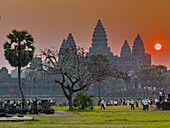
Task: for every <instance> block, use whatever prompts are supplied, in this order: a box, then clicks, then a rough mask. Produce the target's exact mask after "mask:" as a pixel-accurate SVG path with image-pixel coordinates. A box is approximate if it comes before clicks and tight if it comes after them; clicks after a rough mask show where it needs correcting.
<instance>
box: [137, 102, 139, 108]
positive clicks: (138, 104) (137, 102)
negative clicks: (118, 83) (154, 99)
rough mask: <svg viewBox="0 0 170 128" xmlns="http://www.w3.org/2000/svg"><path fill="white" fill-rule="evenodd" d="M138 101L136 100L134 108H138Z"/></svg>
mask: <svg viewBox="0 0 170 128" xmlns="http://www.w3.org/2000/svg"><path fill="white" fill-rule="evenodd" d="M138 105H139V101H138V100H136V108H139V106H138Z"/></svg>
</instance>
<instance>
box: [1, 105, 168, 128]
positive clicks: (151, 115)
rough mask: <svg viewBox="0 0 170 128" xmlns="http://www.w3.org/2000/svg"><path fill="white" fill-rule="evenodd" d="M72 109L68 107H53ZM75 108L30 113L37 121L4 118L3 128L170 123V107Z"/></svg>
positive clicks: (106, 127) (96, 127) (107, 127)
mask: <svg viewBox="0 0 170 128" xmlns="http://www.w3.org/2000/svg"><path fill="white" fill-rule="evenodd" d="M53 108H54V109H56V110H66V111H67V110H68V107H59V106H58V107H53ZM99 109H100V107H97V106H96V107H94V110H87V111H78V110H77V111H73V112H71V113H72V114H54V115H45V114H39V115H29V116H31V117H34V119H35V121H23V122H0V127H2V128H20V127H22V128H37V127H39V128H57V127H64V128H82V127H85V128H111V127H143V128H148V127H170V111H156V110H154V111H148V112H147V111H142V106H140V108H138V109H136V110H134V111H131V110H130V106H108V107H106V110H102V111H100V110H99Z"/></svg>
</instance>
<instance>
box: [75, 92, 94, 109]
mask: <svg viewBox="0 0 170 128" xmlns="http://www.w3.org/2000/svg"><path fill="white" fill-rule="evenodd" d="M93 97H94V96H93V95H90V94H87V93H84V92H80V93H77V95H76V96H75V98H74V99H73V106H74V107H75V108H76V107H78V108H79V109H83V110H84V109H87V108H90V109H93V100H92V98H93Z"/></svg>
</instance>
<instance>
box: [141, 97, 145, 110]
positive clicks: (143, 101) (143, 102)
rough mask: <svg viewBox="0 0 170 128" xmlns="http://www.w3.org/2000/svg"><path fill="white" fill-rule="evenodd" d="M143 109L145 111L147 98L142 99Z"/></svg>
mask: <svg viewBox="0 0 170 128" xmlns="http://www.w3.org/2000/svg"><path fill="white" fill-rule="evenodd" d="M142 105H143V111H145V100H142Z"/></svg>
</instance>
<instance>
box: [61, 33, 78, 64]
mask: <svg viewBox="0 0 170 128" xmlns="http://www.w3.org/2000/svg"><path fill="white" fill-rule="evenodd" d="M75 54H77V47H76V43H75V41H74V38H73V36H72V34H71V33H69V35H68V37H67V40H65V39H63V42H62V44H61V47H60V50H59V59H58V63H59V64H61V63H62V62H63V59H64V57H67V58H68V57H69V60H72V59H73V57H74V55H75ZM67 60H68V59H67Z"/></svg>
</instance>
